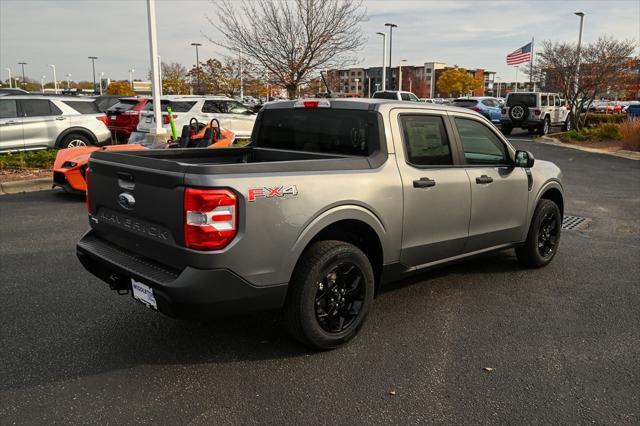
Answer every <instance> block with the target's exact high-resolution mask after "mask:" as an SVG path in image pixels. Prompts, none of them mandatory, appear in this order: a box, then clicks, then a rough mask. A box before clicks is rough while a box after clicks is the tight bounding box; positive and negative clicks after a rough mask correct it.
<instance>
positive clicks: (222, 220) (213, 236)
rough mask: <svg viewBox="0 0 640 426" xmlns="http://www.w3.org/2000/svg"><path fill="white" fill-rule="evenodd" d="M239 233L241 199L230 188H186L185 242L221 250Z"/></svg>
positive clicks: (192, 246)
mask: <svg viewBox="0 0 640 426" xmlns="http://www.w3.org/2000/svg"><path fill="white" fill-rule="evenodd" d="M237 233H238V199H237V198H236V196H235V194H234V193H233V192H231V191H229V190H227V189H198V188H187V189H186V190H185V191H184V245H185V246H186V247H189V248H192V249H195V250H220V249H223V248H225V247H226V246H227V245H229V243H230V242H231V241H232V240H233V239H234V238H235V236H236V234H237Z"/></svg>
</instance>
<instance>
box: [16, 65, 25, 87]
mask: <svg viewBox="0 0 640 426" xmlns="http://www.w3.org/2000/svg"><path fill="white" fill-rule="evenodd" d="M18 65H21V66H22V83H23V84H24V83H25V82H26V81H27V79H26V78H24V66H25V65H27V63H26V62H18ZM16 87H18V85H17V84H16Z"/></svg>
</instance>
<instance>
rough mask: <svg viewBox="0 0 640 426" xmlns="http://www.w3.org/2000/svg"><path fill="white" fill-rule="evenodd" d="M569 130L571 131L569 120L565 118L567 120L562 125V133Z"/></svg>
mask: <svg viewBox="0 0 640 426" xmlns="http://www.w3.org/2000/svg"><path fill="white" fill-rule="evenodd" d="M569 130H571V120H570V119H569V117H567V119H566V120H565V121H564V124H563V125H562V131H563V132H568V131H569Z"/></svg>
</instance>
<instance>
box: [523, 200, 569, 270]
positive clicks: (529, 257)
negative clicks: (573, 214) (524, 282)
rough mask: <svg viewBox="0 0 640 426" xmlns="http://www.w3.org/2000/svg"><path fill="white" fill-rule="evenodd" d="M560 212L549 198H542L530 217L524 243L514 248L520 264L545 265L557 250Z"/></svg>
mask: <svg viewBox="0 0 640 426" xmlns="http://www.w3.org/2000/svg"><path fill="white" fill-rule="evenodd" d="M561 228H562V214H561V213H560V208H559V207H558V205H557V204H556V203H554V202H553V201H551V200H546V199H542V200H540V202H539V203H538V206H537V207H536V211H535V212H534V214H533V218H532V219H531V226H530V227H529V233H528V234H527V240H526V241H525V243H524V245H523V246H521V247H518V248H517V249H516V256H517V257H518V260H519V261H520V263H521V264H523V265H524V266H526V267H529V268H540V267H542V266H546V265H547V264H548V263H549V262H551V260H552V259H553V257H554V256H555V255H556V252H557V251H558V244H559V243H560V230H561Z"/></svg>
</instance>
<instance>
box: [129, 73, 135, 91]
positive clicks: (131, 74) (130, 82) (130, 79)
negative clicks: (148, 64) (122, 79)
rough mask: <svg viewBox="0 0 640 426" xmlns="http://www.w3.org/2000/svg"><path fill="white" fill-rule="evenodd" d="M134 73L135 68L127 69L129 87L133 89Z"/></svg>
mask: <svg viewBox="0 0 640 426" xmlns="http://www.w3.org/2000/svg"><path fill="white" fill-rule="evenodd" d="M134 72H136V69H135V68H129V86H131V88H132V89H133V73H134Z"/></svg>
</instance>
